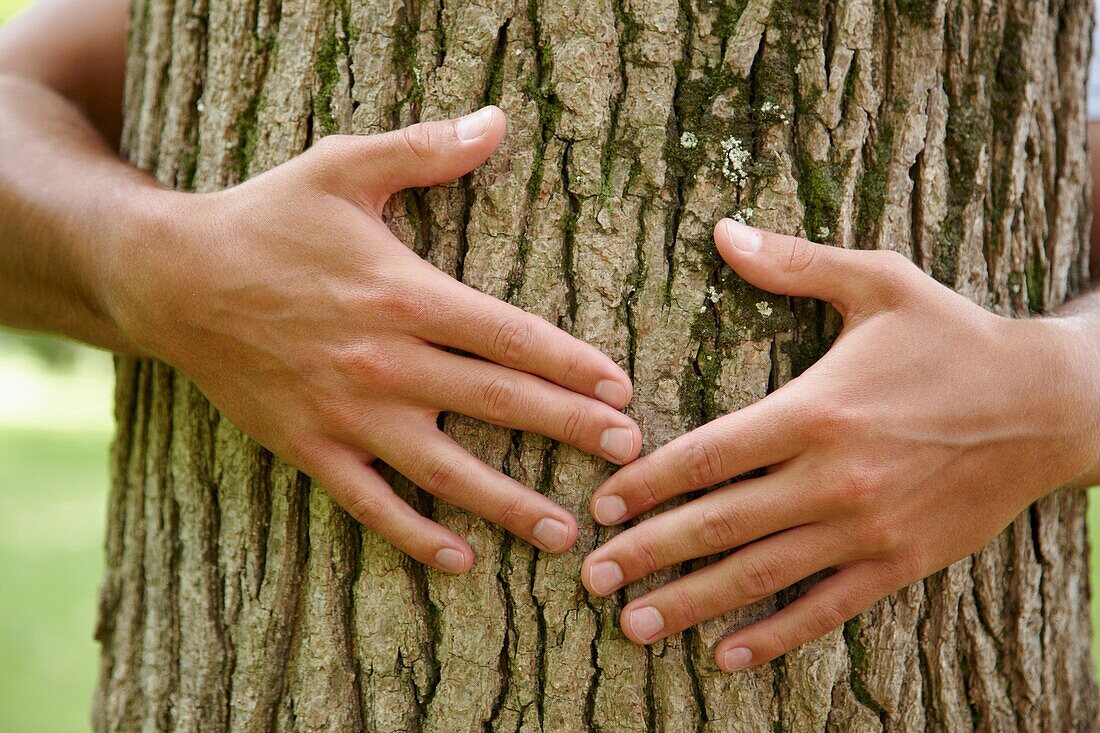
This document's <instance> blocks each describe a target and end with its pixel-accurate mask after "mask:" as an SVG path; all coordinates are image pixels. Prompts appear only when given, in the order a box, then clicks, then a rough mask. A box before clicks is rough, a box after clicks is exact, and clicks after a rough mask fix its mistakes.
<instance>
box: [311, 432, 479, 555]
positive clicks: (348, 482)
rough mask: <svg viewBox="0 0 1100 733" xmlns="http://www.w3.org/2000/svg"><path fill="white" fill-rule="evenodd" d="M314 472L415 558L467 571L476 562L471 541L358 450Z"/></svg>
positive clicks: (359, 516) (351, 510) (366, 522)
mask: <svg viewBox="0 0 1100 733" xmlns="http://www.w3.org/2000/svg"><path fill="white" fill-rule="evenodd" d="M311 475H313V477H314V478H316V479H317V480H318V481H319V482H320V483H321V484H322V485H323V486H324V488H325V489H326V490H327V491H328V493H329V495H330V496H332V498H333V499H334V500H335V501H336V502H337V503H338V504H339V505H340V506H342V507H343V508H344V509H345V510H346V511H347V512H348V514H350V515H351V516H352V518H354V519H355V520H356V521H358V522H359V523H360V524H362V525H363V526H365V527H367V528H368V529H370V530H371V531H373V532H374V533H375V534H377V535H379V536H380V537H381V538H382V539H384V540H386V541H387V542H389V543H390V544H391V545H393V546H394V547H396V548H397V549H399V550H401V551H402V552H405V553H407V554H409V555H410V556H411V557H412V558H413V559H415V560H417V561H419V562H422V563H424V564H425V565H431V566H432V567H436V568H439V569H440V570H445V571H447V572H449V573H464V572H466V571H467V570H469V569H470V566H471V565H472V564H473V561H474V551H473V549H471V547H470V546H469V545H468V544H466V541H465V540H463V539H462V538H461V537H459V536H458V535H457V534H455V533H454V532H452V531H451V530H449V529H447V528H446V527H444V526H442V525H441V524H437V523H436V522H433V521H432V520H430V519H428V518H427V517H425V516H423V515H421V514H420V513H419V512H417V511H416V510H415V509H413V508H412V507H411V506H409V505H408V504H407V503H405V502H404V501H403V500H402V499H401V497H399V496H398V495H397V494H395V493H394V492H393V489H392V488H390V485H389V484H387V483H386V480H385V479H383V478H382V476H381V475H380V474H379V473H378V471H376V470H374V468H372V467H371V466H370V465H368V464H367V463H366V462H365V461H364V460H362V458H360V457H359V456H357V455H355V454H354V453H353V452H351V451H346V452H337V453H336V454H335V455H333V456H331V458H330V461H329V463H328V464H327V465H326V466H324V467H323V468H320V469H319V470H317V471H316V472H314V473H311Z"/></svg>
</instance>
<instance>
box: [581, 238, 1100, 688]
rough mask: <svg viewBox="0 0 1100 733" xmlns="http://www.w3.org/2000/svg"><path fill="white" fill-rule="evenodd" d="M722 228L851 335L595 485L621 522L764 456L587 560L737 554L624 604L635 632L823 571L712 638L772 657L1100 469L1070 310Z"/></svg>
mask: <svg viewBox="0 0 1100 733" xmlns="http://www.w3.org/2000/svg"><path fill="white" fill-rule="evenodd" d="M715 239H716V243H717V245H718V249H719V251H720V253H721V254H722V257H723V258H724V259H725V260H726V261H727V262H728V263H729V264H730V265H731V266H732V267H733V268H734V269H735V270H736V271H737V272H738V273H739V274H740V275H741V276H742V277H744V278H745V280H747V281H748V282H750V283H752V284H754V285H756V286H758V287H760V288H763V289H765V290H770V291H772V292H776V293H780V294H786V295H796V296H811V297H816V298H820V299H823V300H827V301H829V302H830V303H832V305H833V306H834V307H835V308H836V309H837V310H838V311H839V313H840V314H841V316H842V317H843V318H844V329H843V331H842V332H841V334H840V336H839V338H838V339H837V340H836V342H835V344H834V345H833V346H832V348H831V349H830V350H829V352H828V353H827V354H826V355H825V356H824V357H823V358H822V359H821V360H820V361H819V362H817V363H816V364H815V365H814V366H813V367H811V368H810V369H808V370H807V371H806V372H805V373H804V374H802V375H801V376H799V377H798V378H796V379H794V380H792V381H791V382H790V383H788V384H787V385H785V386H783V387H782V388H781V389H779V390H776V391H775V392H774V393H773V394H771V395H769V396H768V397H766V398H765V399H763V400H761V401H759V402H757V403H755V404H753V405H751V406H749V407H746V408H745V409H742V410H739V411H737V412H735V413H732V414H730V415H727V416H725V417H723V418H719V419H718V420H715V421H714V422H712V423H710V424H708V425H705V426H703V427H701V428H699V429H698V430H695V431H694V432H691V433H689V434H687V435H684V436H681V437H680V438H677V439H676V440H674V441H672V442H670V443H669V444H667V445H665V446H663V447H661V448H659V449H658V450H656V451H654V452H653V453H652V454H650V455H648V456H646V457H644V458H642V459H640V460H638V461H635V462H634V463H632V464H631V465H629V466H627V467H625V468H623V469H621V470H619V471H618V473H616V474H615V475H614V476H612V477H611V478H610V479H609V480H608V481H607V482H605V483H604V484H603V486H601V487H600V488H599V489H598V490H597V491H596V493H595V494H594V496H593V499H592V512H593V515H594V516H595V517H596V519H597V520H598V521H600V522H602V523H604V524H618V523H620V522H623V521H625V520H627V519H630V518H632V517H635V516H637V515H639V514H641V513H643V512H645V511H648V510H650V509H652V508H654V507H655V506H657V505H659V504H660V503H662V502H664V501H666V500H668V499H670V498H672V497H673V496H677V495H680V494H683V493H686V492H688V491H693V490H697V489H701V488H705V487H707V486H712V485H714V484H718V483H720V482H724V481H727V480H729V479H733V478H735V477H737V476H740V475H742V474H745V473H747V472H750V471H753V470H756V469H766V473H765V474H764V475H762V476H760V477H757V478H748V479H744V480H741V481H738V482H736V483H733V484H730V485H727V486H724V487H722V488H718V489H715V490H713V491H711V492H709V493H708V494H706V495H704V496H703V497H701V498H698V499H696V500H694V501H692V502H689V503H687V504H684V505H682V506H678V507H676V508H673V509H670V510H668V511H666V512H664V513H662V514H658V515H656V516H654V517H652V518H649V519H646V520H644V521H642V522H641V523H639V524H638V525H637V526H635V527H633V528H631V529H628V530H626V531H625V532H623V533H621V534H619V535H617V536H616V537H614V538H613V539H611V540H610V541H608V542H607V543H606V544H605V545H603V546H602V547H600V548H598V549H596V550H595V551H594V552H592V553H591V554H590V555H589V556H588V557H587V558H586V559H585V561H584V565H583V567H582V580H583V582H584V584H585V586H586V587H587V588H588V589H589V590H591V591H592V592H594V593H597V594H599V595H605V594H607V593H610V592H612V591H614V590H616V589H618V588H620V587H622V586H624V585H626V584H628V583H631V582H633V581H635V580H638V579H640V578H642V577H644V576H647V575H649V574H651V573H653V572H655V571H656V570H658V569H660V568H663V567H668V566H671V565H676V564H678V563H681V562H684V561H686V560H689V559H692V558H700V557H705V556H709V555H714V554H717V553H720V552H725V551H728V550H734V551H733V552H732V554H729V555H728V556H726V557H723V558H721V559H719V560H717V561H716V562H714V563H712V564H710V565H707V566H706V567H704V568H702V569H700V570H697V571H695V572H693V573H691V574H689V575H686V576H684V577H682V578H679V579H677V580H674V581H672V582H670V583H668V584H667V585H664V586H663V587H660V588H657V589H655V590H653V591H651V592H649V593H646V594H645V595H643V596H641V597H639V598H637V599H635V600H633V601H631V602H630V603H628V604H627V605H626V606H625V607H624V609H623V612H622V617H621V623H622V627H623V630H624V632H625V633H626V634H627V636H629V637H630V638H631V639H632V640H634V641H636V642H639V643H650V642H653V641H655V640H657V639H660V638H663V637H665V636H667V635H669V634H673V633H676V632H678V631H681V630H683V629H685V628H687V627H690V626H693V625H695V624H697V623H699V622H701V621H704V620H706V619H709V618H714V617H716V616H719V615H721V614H723V613H725V612H727V611H730V610H732V609H734V608H738V607H741V606H745V605H747V604H750V603H753V602H754V601H757V600H760V599H762V598H765V597H768V596H771V595H773V594H775V593H776V592H778V591H780V590H782V589H784V588H787V587H789V586H791V585H793V584H795V583H797V582H799V581H801V580H803V579H805V578H808V577H810V576H812V575H814V574H815V573H818V572H820V571H829V572H830V574H829V575H827V577H825V578H824V579H823V580H821V581H819V582H818V583H816V584H815V585H813V586H812V587H811V589H810V590H809V591H807V592H806V593H805V594H804V595H803V596H802V597H800V598H799V599H798V600H796V601H794V602H793V603H791V604H790V605H789V606H787V607H785V608H783V609H781V610H779V611H778V612H776V613H775V614H774V615H772V616H771V617H770V618H766V619H764V620H762V621H759V622H757V623H754V624H752V625H750V626H747V627H746V628H743V629H740V630H739V631H736V632H734V633H733V634H731V635H729V636H728V637H726V638H725V639H723V640H722V641H721V642H720V643H719V644H718V645H717V648H716V650H715V659H716V662H717V664H718V666H719V667H721V668H722V669H725V670H729V671H732V670H735V669H740V668H743V667H747V666H750V665H756V664H761V663H764V662H767V661H769V660H771V659H773V658H775V657H777V656H779V655H780V654H783V653H784V652H787V651H789V650H791V649H792V648H794V647H796V646H798V645H799V644H802V643H803V642H806V641H809V640H811V639H814V638H816V637H818V636H821V635H822V634H824V633H826V632H828V631H830V630H831V629H834V628H836V627H838V626H839V625H841V624H842V623H843V622H844V621H846V620H847V619H849V618H851V617H853V616H855V615H856V614H858V613H859V612H861V611H863V610H864V609H866V608H867V607H868V606H869V605H871V604H872V603H873V602H875V601H876V600H878V599H879V598H882V597H883V596H885V595H888V594H890V593H892V592H894V591H896V590H898V589H900V588H902V587H904V586H906V585H908V584H910V583H913V582H915V581H917V580H919V579H921V578H923V577H925V576H927V575H929V574H931V573H933V572H935V571H937V570H939V569H941V568H943V567H946V566H947V565H949V564H950V563H952V562H954V561H956V560H958V559H960V558H962V557H964V556H966V555H967V554H969V553H971V552H973V551H975V550H977V549H979V548H980V547H981V546H982V545H984V544H985V543H986V542H987V541H988V540H989V539H991V538H992V537H994V536H995V535H996V534H997V533H998V532H1000V531H1001V530H1002V529H1004V528H1005V526H1006V525H1007V524H1008V523H1009V522H1011V521H1012V519H1013V518H1014V517H1015V516H1016V515H1017V514H1018V513H1019V512H1020V511H1021V510H1022V509H1024V508H1025V507H1027V506H1028V505H1029V504H1030V503H1031V502H1033V501H1035V500H1036V499H1037V498H1039V497H1040V496H1042V495H1043V494H1045V493H1046V492H1047V491H1049V490H1051V489H1052V488H1054V487H1055V486H1059V485H1063V484H1067V483H1070V482H1073V481H1074V480H1075V479H1084V478H1085V477H1087V478H1088V480H1094V477H1095V473H1096V468H1097V465H1098V446H1100V425H1098V418H1097V415H1096V411H1095V406H1096V405H1098V404H1100V395H1098V392H1100V387H1098V386H1097V382H1098V380H1097V378H1096V375H1097V372H1098V371H1100V370H1098V365H1100V353H1098V345H1097V344H1095V343H1092V342H1091V341H1090V338H1089V337H1088V336H1087V335H1085V334H1084V333H1082V332H1081V331H1080V330H1079V329H1078V324H1077V322H1076V321H1075V320H1074V319H1071V318H1064V319H1043V320H1010V319H1007V318H1001V317H998V316H995V315H993V314H991V313H989V312H987V311H985V310H983V309H981V308H980V307H978V306H977V305H975V304H973V303H971V302H970V301H968V300H966V299H965V298H964V297H962V296H961V295H958V294H957V293H954V292H952V291H951V290H949V289H947V288H945V287H943V286H941V285H940V284H938V283H937V282H935V281H934V280H932V279H931V278H930V277H928V276H926V275H925V274H924V273H922V272H921V271H920V270H919V269H917V268H916V267H915V266H913V265H912V264H911V263H910V262H909V261H908V260H906V259H905V258H903V257H902V256H901V255H898V254H895V253H891V252H859V251H850V250H844V249H839V248H835V247H827V246H823V245H819V244H813V243H810V242H807V241H805V240H800V239H796V238H794V237H786V236H781V235H776V234H769V233H765V232H760V231H758V230H755V229H751V228H749V227H746V226H743V225H741V224H737V223H735V222H732V221H728V220H724V221H723V222H720V223H719V225H718V227H717V228H716V230H715ZM1085 485H1088V484H1085Z"/></svg>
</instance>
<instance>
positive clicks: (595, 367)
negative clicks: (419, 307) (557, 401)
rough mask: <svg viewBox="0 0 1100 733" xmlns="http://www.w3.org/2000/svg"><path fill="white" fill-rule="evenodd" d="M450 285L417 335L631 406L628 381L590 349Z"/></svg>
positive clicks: (485, 297)
mask: <svg viewBox="0 0 1100 733" xmlns="http://www.w3.org/2000/svg"><path fill="white" fill-rule="evenodd" d="M452 283H453V285H452V286H448V289H447V292H446V293H444V297H443V298H442V299H441V300H442V301H443V302H442V304H441V305H440V306H439V307H438V308H437V310H436V311H435V312H434V313H430V314H425V316H427V317H426V318H423V319H422V320H421V321H420V324H419V325H418V327H417V328H416V330H417V331H418V333H416V335H417V336H418V337H420V338H422V339H424V340H425V341H430V342H432V343H435V344H439V345H440V346H447V347H450V348H454V349H461V350H462V351H466V352H469V353H471V354H477V355H478V356H481V357H483V358H485V359H489V360H490V361H493V362H496V363H497V364H501V365H502V366H506V367H511V368H512V369H519V370H521V371H524V372H528V373H529V374H535V375H537V376H540V377H543V378H544V379H547V380H549V381H551V382H554V383H555V384H558V385H561V386H562V387H565V388H566V389H568V390H570V391H572V392H576V393H578V394H582V395H586V396H588V397H594V398H596V399H598V400H600V401H601V402H604V403H606V404H608V405H611V406H612V407H614V408H615V409H617V410H621V409H622V408H624V407H626V405H627V404H628V403H629V402H630V398H631V396H632V395H633V387H632V386H631V384H630V378H629V377H628V376H627V375H626V372H624V371H623V370H622V368H621V367H620V366H619V365H618V364H616V363H615V362H614V361H613V360H612V359H611V358H610V357H608V356H607V355H606V354H604V353H603V352H602V351H600V350H599V349H597V348H596V347H595V346H592V345H591V344H588V343H585V342H584V341H581V340H580V339H578V338H574V337H573V336H570V335H569V334H568V333H566V332H565V331H563V330H561V329H560V328H558V327H557V326H554V325H552V324H550V323H548V322H547V321H545V320H543V319H542V318H539V317H538V316H536V315H534V314H532V313H528V312H527V311H525V310H523V309H521V308H517V307H516V306H514V305H511V304H509V303H505V302H504V301H501V300H497V299H496V298H494V297H492V296H490V295H486V294H485V293H482V292H480V291H478V290H475V289H474V288H471V287H469V286H468V285H464V284H462V283H460V282H458V281H457V280H453V281H452Z"/></svg>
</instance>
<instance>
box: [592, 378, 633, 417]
mask: <svg viewBox="0 0 1100 733" xmlns="http://www.w3.org/2000/svg"><path fill="white" fill-rule="evenodd" d="M593 393H594V394H595V396H596V399H598V400H599V401H600V402H604V403H606V404H608V405H610V406H611V407H614V408H615V409H616V410H621V409H623V408H624V407H626V406H627V404H628V403H629V402H630V394H629V392H628V391H627V389H626V387H624V386H623V384H622V383H621V382H619V381H616V380H613V379H601V380H600V381H598V382H596V388H595V389H594V390H593Z"/></svg>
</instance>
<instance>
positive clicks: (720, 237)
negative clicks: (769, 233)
mask: <svg viewBox="0 0 1100 733" xmlns="http://www.w3.org/2000/svg"><path fill="white" fill-rule="evenodd" d="M714 242H715V244H716V245H718V248H719V250H722V249H727V250H728V249H729V248H733V249H735V250H737V251H738V252H739V253H741V254H751V253H753V252H759V251H760V248H761V247H762V246H763V244H764V238H763V237H762V236H761V235H760V231H759V230H757V229H754V228H753V227H750V226H747V225H745V224H742V223H741V222H739V221H734V220H733V219H722V220H721V221H719V222H718V224H717V225H716V226H715V227H714Z"/></svg>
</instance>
